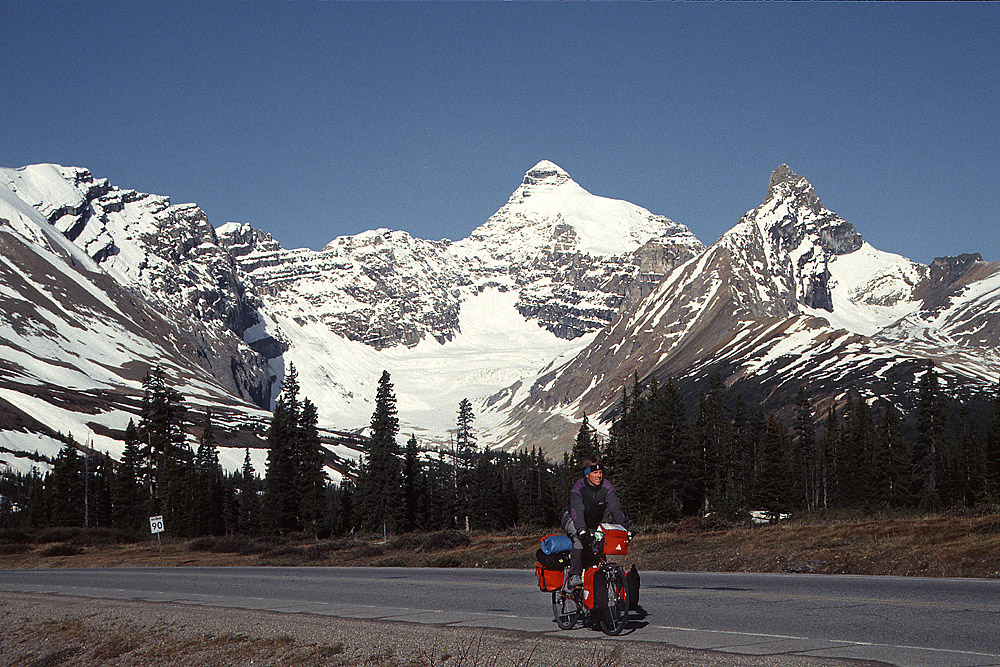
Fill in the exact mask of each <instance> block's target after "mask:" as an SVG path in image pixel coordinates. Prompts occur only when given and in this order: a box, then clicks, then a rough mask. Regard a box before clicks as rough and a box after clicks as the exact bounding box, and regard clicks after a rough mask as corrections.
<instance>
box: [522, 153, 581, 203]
mask: <svg viewBox="0 0 1000 667" xmlns="http://www.w3.org/2000/svg"><path fill="white" fill-rule="evenodd" d="M572 182H573V179H572V178H570V175H569V174H568V173H566V172H565V171H564V170H563V169H562V168H561V167H559V165H557V164H555V163H553V162H549V161H548V160H542V161H541V162H539V163H538V164H536V165H535V166H534V167H532V168H531V169H529V170H528V171H527V173H525V174H524V180H523V181H522V182H521V187H519V188H518V189H517V190H515V191H514V194H513V195H512V197H511V199H512V200H521V201H523V200H524V199H526V198H528V197H530V196H531V195H533V194H536V193H538V192H547V191H551V190H554V189H555V188H557V187H559V186H560V185H563V184H564V183H572Z"/></svg>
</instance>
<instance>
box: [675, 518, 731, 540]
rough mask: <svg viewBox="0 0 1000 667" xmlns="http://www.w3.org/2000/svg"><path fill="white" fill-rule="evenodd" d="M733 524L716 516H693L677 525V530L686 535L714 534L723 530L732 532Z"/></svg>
mask: <svg viewBox="0 0 1000 667" xmlns="http://www.w3.org/2000/svg"><path fill="white" fill-rule="evenodd" d="M732 527H733V526H732V524H730V523H729V522H728V521H725V520H723V519H720V518H718V517H714V516H693V517H691V518H688V519H684V520H683V521H681V522H680V523H678V524H677V528H676V529H675V530H676V531H677V532H678V533H679V534H681V535H683V534H685V533H712V532H716V531H722V530H730V529H731V528H732Z"/></svg>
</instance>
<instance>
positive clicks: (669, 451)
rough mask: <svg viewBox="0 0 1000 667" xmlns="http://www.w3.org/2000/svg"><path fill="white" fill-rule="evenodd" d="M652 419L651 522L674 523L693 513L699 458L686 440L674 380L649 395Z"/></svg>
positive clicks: (684, 414) (683, 412) (681, 405)
mask: <svg viewBox="0 0 1000 667" xmlns="http://www.w3.org/2000/svg"><path fill="white" fill-rule="evenodd" d="M648 401H649V402H650V410H649V416H650V418H651V430H652V442H653V452H654V455H653V457H652V459H651V460H650V465H651V466H652V469H651V473H652V486H651V488H650V489H649V493H650V494H651V495H652V496H653V498H654V502H653V506H652V515H651V518H652V519H653V520H654V521H659V522H665V521H676V520H677V519H678V518H680V515H681V513H682V512H685V511H694V509H693V508H694V507H695V506H696V504H697V503H698V501H699V498H698V495H699V494H698V488H697V486H696V485H695V484H694V482H693V480H694V479H695V478H696V476H697V471H698V457H697V454H696V452H695V451H694V450H693V448H692V446H691V440H690V438H689V437H688V425H687V410H686V408H685V406H684V400H683V399H682V398H681V394H680V390H679V389H678V387H677V385H676V384H675V383H674V382H673V380H668V381H667V382H666V383H665V384H664V385H663V386H662V387H656V388H655V391H651V393H650V395H649V397H648Z"/></svg>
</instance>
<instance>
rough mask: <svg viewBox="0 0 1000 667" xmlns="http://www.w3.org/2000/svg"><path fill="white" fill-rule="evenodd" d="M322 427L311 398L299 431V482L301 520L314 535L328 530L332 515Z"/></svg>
mask: <svg viewBox="0 0 1000 667" xmlns="http://www.w3.org/2000/svg"><path fill="white" fill-rule="evenodd" d="M318 424H319V413H318V412H317V410H316V406H315V405H314V404H313V403H312V401H310V400H309V399H308V398H307V399H305V400H303V401H302V412H301V414H300V418H299V428H298V442H297V445H298V446H297V449H298V456H297V457H296V463H297V470H296V480H297V486H298V497H299V517H300V521H301V524H302V526H303V527H304V528H305V529H306V530H308V531H309V532H311V533H312V534H313V535H318V534H319V533H320V532H321V531H323V530H324V529H325V526H326V520H327V514H328V513H327V502H326V470H325V463H324V457H323V444H322V442H320V438H319V429H318Z"/></svg>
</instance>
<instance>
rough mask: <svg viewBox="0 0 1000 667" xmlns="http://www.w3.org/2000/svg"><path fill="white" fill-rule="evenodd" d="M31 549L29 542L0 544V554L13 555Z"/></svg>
mask: <svg viewBox="0 0 1000 667" xmlns="http://www.w3.org/2000/svg"><path fill="white" fill-rule="evenodd" d="M27 551H31V547H30V546H28V545H27V544H10V543H8V544H0V556H13V555H16V554H23V553H25V552H27Z"/></svg>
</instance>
